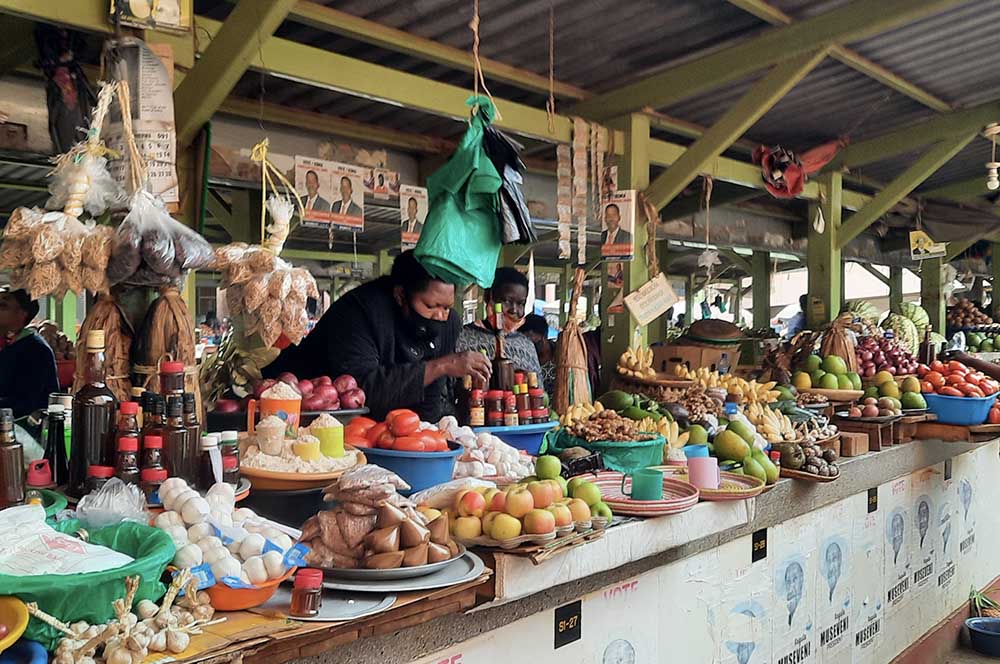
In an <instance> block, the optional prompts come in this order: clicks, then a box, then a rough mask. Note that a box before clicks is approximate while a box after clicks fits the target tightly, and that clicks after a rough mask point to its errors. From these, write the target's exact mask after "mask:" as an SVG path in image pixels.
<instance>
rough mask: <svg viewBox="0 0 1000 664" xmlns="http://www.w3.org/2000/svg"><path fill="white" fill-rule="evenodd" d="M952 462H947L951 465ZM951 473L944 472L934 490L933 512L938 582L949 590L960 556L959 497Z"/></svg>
mask: <svg viewBox="0 0 1000 664" xmlns="http://www.w3.org/2000/svg"><path fill="white" fill-rule="evenodd" d="M950 465H951V464H950V463H949V464H947V466H950ZM956 484H957V482H955V481H953V480H952V478H951V477H950V476H949V473H948V472H947V469H946V472H945V473H943V479H942V480H941V481H940V482H938V483H937V486H936V487H935V490H934V493H933V495H934V501H933V503H932V505H934V510H933V511H932V512H931V528H932V529H933V530H934V531H935V536H936V537H937V542H938V545H937V560H936V561H935V568H936V569H937V575H936V576H937V579H936V584H937V587H938V589H939V590H942V591H947V590H948V589H950V588H951V587H952V586H953V585H954V583H955V581H956V578H955V577H956V571H957V569H956V567H955V559H956V558H957V557H958V540H959V539H960V538H959V526H958V523H959V520H960V517H959V514H958V499H957V492H956V488H955V485H956Z"/></svg>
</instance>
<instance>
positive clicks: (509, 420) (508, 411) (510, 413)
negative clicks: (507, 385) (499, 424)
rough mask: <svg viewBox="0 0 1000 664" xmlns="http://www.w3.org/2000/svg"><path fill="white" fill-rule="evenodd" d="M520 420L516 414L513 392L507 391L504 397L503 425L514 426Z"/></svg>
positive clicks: (515, 401)
mask: <svg viewBox="0 0 1000 664" xmlns="http://www.w3.org/2000/svg"><path fill="white" fill-rule="evenodd" d="M519 422H520V420H519V418H518V415H517V399H516V398H515V397H514V395H513V393H511V392H508V393H507V394H506V396H505V397H504V409H503V425H504V426H505V427H516V426H517V425H518V424H519Z"/></svg>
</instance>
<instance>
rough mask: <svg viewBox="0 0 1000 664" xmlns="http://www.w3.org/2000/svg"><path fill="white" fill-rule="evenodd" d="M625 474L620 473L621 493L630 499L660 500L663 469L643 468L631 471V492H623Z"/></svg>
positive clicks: (661, 496)
mask: <svg viewBox="0 0 1000 664" xmlns="http://www.w3.org/2000/svg"><path fill="white" fill-rule="evenodd" d="M625 477H626V476H625V475H622V493H623V494H624V495H626V496H628V497H629V499H631V500H660V499H661V498H663V471H662V470H653V469H652V468H643V469H642V470H637V471H635V472H634V473H632V475H631V477H632V492H631V493H626V492H625Z"/></svg>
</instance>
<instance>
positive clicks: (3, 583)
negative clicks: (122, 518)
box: [0, 520, 175, 651]
mask: <svg viewBox="0 0 1000 664" xmlns="http://www.w3.org/2000/svg"><path fill="white" fill-rule="evenodd" d="M54 528H55V529H56V530H58V531H59V532H61V533H74V532H76V531H77V530H79V529H80V522H79V521H76V520H69V521H61V522H59V523H58V524H56V525H55V526H54ZM90 542H91V543H93V544H100V545H101V546H106V547H108V548H109V549H114V550H115V551H118V552H119V553H124V554H126V555H128V556H131V557H132V558H134V559H135V560H134V561H133V562H131V563H129V564H128V565H125V566H123V567H119V568H117V569H110V570H105V571H103V572H90V573H88V574H56V575H51V574H49V575H41V576H10V575H7V574H0V595H15V596H16V597H18V598H20V599H21V600H22V601H24V602H36V603H37V604H38V607H39V608H40V609H42V610H43V611H45V612H46V613H48V614H50V615H53V616H55V617H56V618H59V619H60V620H62V621H63V622H67V623H73V622H75V621H77V620H86V621H87V622H88V623H91V624H101V623H105V622H107V621H109V620H111V619H112V618H114V617H115V613H114V609H113V608H112V606H111V603H112V602H113V601H114V600H116V599H120V598H122V597H124V596H125V578H126V577H129V576H139V577H140V579H141V580H140V582H139V591H138V592H137V593H136V596H135V601H136V602H138V601H139V600H143V599H148V600H152V601H156V600H158V599H160V598H161V597H163V594H164V593H165V592H166V590H167V589H166V587H165V586H164V585H163V583H161V582H160V576H161V575H162V574H163V570H164V569H166V567H167V563H169V562H170V561H171V560H172V559H173V557H174V551H175V549H174V543H173V540H171V539H170V536H169V535H168V534H167V533H165V532H164V531H162V530H159V529H158V528H153V527H151V526H146V525H143V524H139V523H132V522H124V523H120V524H118V525H115V526H108V527H106V528H101V529H100V530H96V531H94V532H92V533H91V534H90ZM62 636H63V634H62V632H60V631H58V630H57V629H55V628H53V627H49V626H48V625H46V624H45V623H43V622H42V621H40V620H38V619H37V618H31V620H30V621H29V622H28V629H27V630H25V632H24V638H26V639H31V640H32V641H38V642H40V643H41V644H42V645H43V646H45V647H46V648H47V649H48V650H50V651H51V650H55V647H56V645H57V644H58V643H59V640H60V639H61V638H62Z"/></svg>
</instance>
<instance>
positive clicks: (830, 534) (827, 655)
mask: <svg viewBox="0 0 1000 664" xmlns="http://www.w3.org/2000/svg"><path fill="white" fill-rule="evenodd" d="M849 504H850V503H849V501H846V500H844V501H841V502H839V503H837V504H835V505H833V506H832V507H830V508H827V509H826V510H824V511H823V513H822V515H819V516H818V519H819V520H821V521H822V522H823V523H825V524H830V528H824V529H823V530H822V531H821V532H820V533H819V542H818V543H819V549H818V550H817V552H816V553H817V559H818V564H817V565H816V572H817V574H816V582H815V586H816V631H817V634H818V640H819V661H820V662H840V661H843V658H844V655H845V653H848V652H850V650H851V639H852V638H853V633H852V631H851V625H852V617H853V616H852V612H853V607H852V605H851V604H852V601H853V596H852V595H853V593H852V587H853V579H852V574H851V573H852V569H851V564H852V562H853V559H852V556H851V531H850V529H849V528H847V527H846V526H847V524H850V523H851V515H850V514H849V512H848V507H849Z"/></svg>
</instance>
